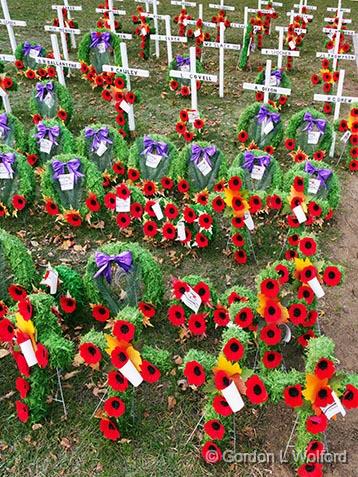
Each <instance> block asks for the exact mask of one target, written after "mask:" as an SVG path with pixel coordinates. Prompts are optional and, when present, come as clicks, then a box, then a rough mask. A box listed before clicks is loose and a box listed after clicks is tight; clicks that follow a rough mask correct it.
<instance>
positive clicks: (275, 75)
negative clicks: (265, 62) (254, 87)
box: [270, 70, 282, 82]
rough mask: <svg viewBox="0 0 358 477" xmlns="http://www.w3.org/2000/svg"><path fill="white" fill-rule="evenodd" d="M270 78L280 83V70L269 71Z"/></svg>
mask: <svg viewBox="0 0 358 477" xmlns="http://www.w3.org/2000/svg"><path fill="white" fill-rule="evenodd" d="M270 76H274V77H275V78H276V79H277V81H278V82H280V81H281V80H282V71H281V70H274V71H271V75H270Z"/></svg>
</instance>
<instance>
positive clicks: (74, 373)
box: [62, 369, 80, 381]
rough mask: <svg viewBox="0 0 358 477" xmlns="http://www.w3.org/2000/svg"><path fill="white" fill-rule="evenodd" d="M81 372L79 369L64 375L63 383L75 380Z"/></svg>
mask: <svg viewBox="0 0 358 477" xmlns="http://www.w3.org/2000/svg"><path fill="white" fill-rule="evenodd" d="M79 372H80V370H79V369H75V370H74V371H71V372H70V373H66V374H64V375H63V377H62V379H63V381H67V380H68V379H71V378H73V376H76V374H78V373H79Z"/></svg>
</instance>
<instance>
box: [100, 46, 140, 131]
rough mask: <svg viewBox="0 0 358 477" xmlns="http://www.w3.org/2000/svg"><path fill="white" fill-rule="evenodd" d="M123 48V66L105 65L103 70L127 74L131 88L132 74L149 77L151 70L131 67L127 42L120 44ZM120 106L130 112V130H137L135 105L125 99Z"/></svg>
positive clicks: (129, 88)
mask: <svg viewBox="0 0 358 477" xmlns="http://www.w3.org/2000/svg"><path fill="white" fill-rule="evenodd" d="M120 48H121V59H122V66H112V65H103V71H105V72H107V73H119V74H122V75H125V76H126V83H127V84H126V87H127V90H128V91H130V90H131V81H130V77H131V76H139V77H141V78H148V77H149V71H147V70H142V69H139V68H130V67H129V65H128V54H127V45H126V44H125V43H121V44H120ZM120 107H121V108H122V109H123V111H124V112H125V113H127V114H128V126H129V130H130V131H135V120H134V110H133V105H132V104H129V103H127V102H126V101H125V100H123V101H122V102H121V103H120Z"/></svg>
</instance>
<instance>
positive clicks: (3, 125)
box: [0, 113, 10, 138]
mask: <svg viewBox="0 0 358 477" xmlns="http://www.w3.org/2000/svg"><path fill="white" fill-rule="evenodd" d="M7 123H8V117H7V114H6V113H3V114H0V130H1V129H2V130H3V131H4V132H3V134H4V137H5V138H6V137H7V135H8V134H9V132H10V127H9V126H8V125H7Z"/></svg>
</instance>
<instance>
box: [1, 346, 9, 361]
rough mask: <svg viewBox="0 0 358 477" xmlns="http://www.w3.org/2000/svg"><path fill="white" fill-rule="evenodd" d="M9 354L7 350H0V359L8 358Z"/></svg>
mask: <svg viewBox="0 0 358 477" xmlns="http://www.w3.org/2000/svg"><path fill="white" fill-rule="evenodd" d="M9 354H10V351H9V350H8V349H4V348H1V349H0V359H3V358H5V356H8V355H9Z"/></svg>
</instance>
